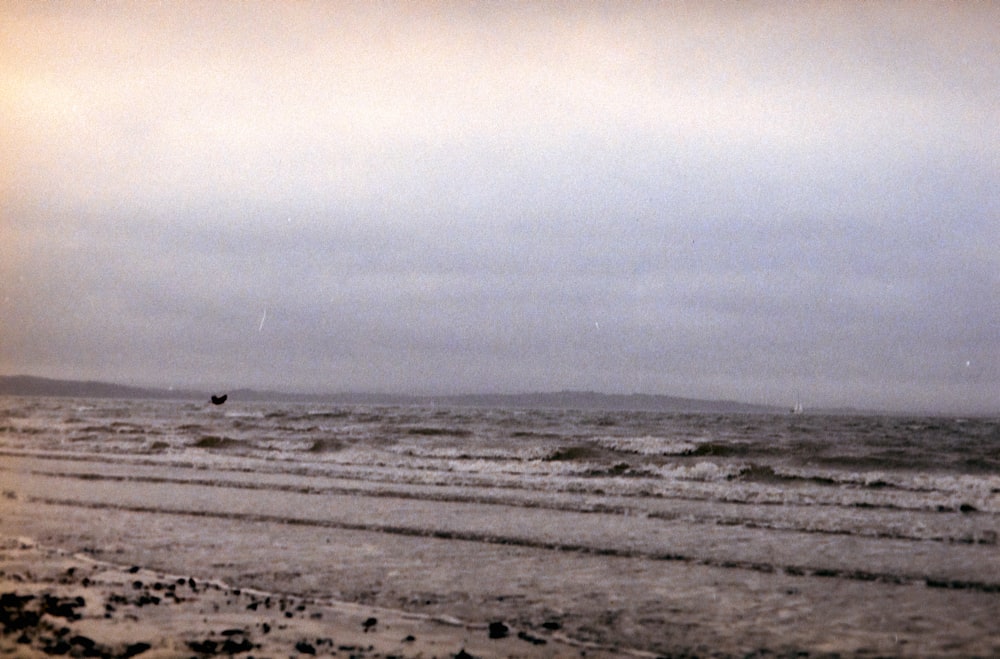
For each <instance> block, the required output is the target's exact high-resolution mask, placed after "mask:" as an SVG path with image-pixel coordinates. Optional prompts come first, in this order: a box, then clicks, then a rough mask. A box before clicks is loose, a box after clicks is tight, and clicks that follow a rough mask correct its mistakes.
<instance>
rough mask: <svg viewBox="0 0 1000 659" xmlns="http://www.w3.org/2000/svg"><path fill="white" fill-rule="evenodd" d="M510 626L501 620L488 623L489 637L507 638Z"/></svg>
mask: <svg viewBox="0 0 1000 659" xmlns="http://www.w3.org/2000/svg"><path fill="white" fill-rule="evenodd" d="M508 634H510V628H509V627H508V626H507V625H505V624H503V623H502V622H491V623H490V638H507V635H508Z"/></svg>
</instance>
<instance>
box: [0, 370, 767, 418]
mask: <svg viewBox="0 0 1000 659" xmlns="http://www.w3.org/2000/svg"><path fill="white" fill-rule="evenodd" d="M0 395H3V396H52V397H70V398H146V399H163V400H202V399H203V400H206V401H207V400H209V396H210V394H209V393H207V392H202V391H198V390H195V389H157V388H147V387H132V386H127V385H121V384H114V383H109V382H96V381H90V380H87V381H83V380H56V379H50V378H41V377H35V376H30V375H0ZM229 400H230V401H231V402H237V401H254V402H267V401H272V402H303V403H309V402H313V403H327V404H333V405H446V406H455V407H513V408H525V409H528V408H536V409H537V408H552V409H581V410H606V411H626V410H635V411H650V412H699V413H719V414H723V413H746V414H775V413H782V412H785V411H786V410H785V409H784V408H779V407H773V406H768V405H754V404H750V403H741V402H737V401H729V400H701V399H696V398H681V397H677V396H664V395H653V394H603V393H598V392H592V391H558V392H549V393H544V392H539V393H523V394H460V395H444V396H431V395H405V394H378V393H330V394H301V393H289V392H282V391H258V390H254V389H236V390H232V391H230V392H229Z"/></svg>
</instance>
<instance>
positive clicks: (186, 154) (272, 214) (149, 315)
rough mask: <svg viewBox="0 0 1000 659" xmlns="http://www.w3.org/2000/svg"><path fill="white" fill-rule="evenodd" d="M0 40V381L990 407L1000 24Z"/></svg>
mask: <svg viewBox="0 0 1000 659" xmlns="http://www.w3.org/2000/svg"><path fill="white" fill-rule="evenodd" d="M4 13H5V20H4V21H3V22H2V23H3V25H2V27H0V37H2V42H0V43H2V55H3V56H2V57H0V84H2V87H3V89H4V93H3V94H2V95H0V112H2V115H3V118H4V121H3V122H2V125H0V148H2V150H3V152H4V153H5V154H8V155H7V156H5V160H4V165H3V170H2V171H3V176H2V181H0V185H2V192H3V195H4V202H3V206H2V218H0V219H2V225H0V228H2V232H3V234H4V240H3V242H2V246H0V254H2V257H3V258H2V265H0V269H2V271H0V274H2V275H3V276H2V282H0V303H2V312H3V318H4V321H3V326H2V327H3V329H2V334H0V341H2V343H0V345H2V350H0V358H2V361H0V369H2V370H3V371H4V372H9V373H13V372H32V373H38V374H43V375H53V376H67V377H99V378H106V379H116V380H122V381H128V382H141V383H149V384H176V385H188V384H194V385H211V386H226V387H228V386H242V385H248V386H257V387H284V388H293V389H306V390H313V389H323V390H328V389H378V390H388V391H458V390H470V391H525V390H537V389H550V388H560V389H561V388H587V389H599V390H605V391H647V392H653V393H676V394H685V395H698V396H712V397H730V398H734V397H735V398H743V399H748V400H754V401H770V402H774V403H781V404H784V403H786V402H787V400H788V399H789V398H790V397H791V396H793V395H794V393H795V392H796V391H798V392H799V393H800V394H801V395H802V396H803V397H805V398H806V399H807V401H814V402H815V403H817V404H831V405H834V404H837V405H839V404H853V405H869V404H871V405H889V406H897V407H909V408H933V409H942V410H944V409H948V410H961V409H966V410H973V411H975V410H979V411H982V410H994V411H995V410H996V409H997V405H998V404H1000V401H998V399H997V394H996V391H998V390H1000V361H998V359H1000V356H998V355H1000V350H998V349H997V348H998V346H997V342H998V336H997V331H996V328H997V327H1000V299H998V296H1000V274H998V273H1000V256H998V252H997V250H996V249H995V245H996V244H1000V193H998V192H997V190H1000V186H998V185H997V184H998V182H1000V181H998V171H1000V150H998V146H997V145H998V144H1000V134H998V133H1000V129H998V126H1000V109H998V108H1000V91H998V90H1000V59H998V56H997V54H996V53H997V52H1000V48H998V46H1000V40H998V37H997V35H996V32H995V30H994V29H993V27H992V26H995V25H996V23H997V20H996V19H997V18H998V15H997V10H996V9H995V8H993V7H991V6H989V5H986V4H983V5H974V4H963V5H922V6H913V5H898V4H890V3H887V4H877V3H876V4H866V5H863V6H861V5H850V4H842V5H837V4H831V3H819V4H811V3H803V4H798V5H795V6H794V7H789V6H788V5H784V4H781V5H772V4H767V3H761V4H755V5H752V6H744V5H730V4H710V3H698V4H696V5H685V4H667V5H658V6H655V7H652V6H648V5H635V6H629V7H625V8H623V7H621V6H619V5H618V4H610V5H597V4H594V5H586V6H576V5H570V6H563V5H527V6H520V5H511V6H504V5H500V6H493V5H489V6H486V5H436V6H420V5H415V6H403V7H400V6H392V5H389V6H387V7H386V6H376V5H360V6H357V7H351V8H344V7H339V6H338V7H333V8H331V7H326V6H321V5H309V4H273V3H261V4H249V5H247V4H242V5H232V4H225V3H218V4H216V3H192V4H190V5H176V4H174V5H166V6H154V5H150V4H146V3H135V4H128V3H124V4H119V5H115V6H113V7H110V6H103V5H44V6H39V5H33V4H11V5H9V6H8V7H7V8H6V9H5V10H4Z"/></svg>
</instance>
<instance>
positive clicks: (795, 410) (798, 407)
mask: <svg viewBox="0 0 1000 659" xmlns="http://www.w3.org/2000/svg"><path fill="white" fill-rule="evenodd" d="M791 413H792V414H802V401H800V400H799V397H798V396H796V397H795V405H792V409H791Z"/></svg>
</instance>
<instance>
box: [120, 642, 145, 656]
mask: <svg viewBox="0 0 1000 659" xmlns="http://www.w3.org/2000/svg"><path fill="white" fill-rule="evenodd" d="M151 647H153V646H152V645H150V644H149V643H132V644H131V645H128V646H126V647H125V651H124V652H123V653H122V657H124V658H125V659H129V658H130V657H134V656H136V655H137V654H142V653H143V652H145V651H146V650H148V649H150V648H151Z"/></svg>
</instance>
